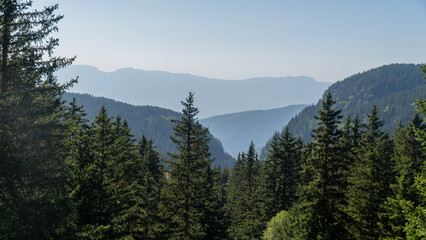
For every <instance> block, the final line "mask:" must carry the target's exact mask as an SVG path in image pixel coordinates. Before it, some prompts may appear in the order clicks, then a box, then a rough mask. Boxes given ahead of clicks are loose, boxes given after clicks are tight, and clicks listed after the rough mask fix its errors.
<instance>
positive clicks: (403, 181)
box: [380, 114, 426, 239]
mask: <svg viewBox="0 0 426 240" xmlns="http://www.w3.org/2000/svg"><path fill="white" fill-rule="evenodd" d="M414 129H422V130H424V129H425V126H424V125H423V124H422V120H421V119H420V116H419V114H416V115H415V116H414V118H413V119H412V121H411V123H409V124H408V125H407V126H406V127H404V126H403V125H402V124H400V125H399V126H398V128H396V129H395V131H394V134H393V141H394V145H395V147H394V154H393V159H394V162H395V175H396V183H395V184H392V185H391V189H392V192H393V194H392V196H390V197H388V199H387V200H386V205H385V211H384V213H383V214H381V216H380V227H381V229H382V233H381V238H382V239H406V233H405V232H404V227H405V225H406V220H405V218H404V215H403V209H402V207H401V206H400V204H399V203H400V201H401V200H407V201H411V202H414V203H418V202H419V199H418V198H417V197H418V195H417V194H416V187H415V186H414V182H415V181H414V179H415V177H416V176H417V175H418V174H420V173H421V171H422V166H423V165H424V159H425V158H426V153H425V151H424V150H423V148H422V146H421V143H420V142H419V141H418V140H417V139H416V136H415V132H414Z"/></svg>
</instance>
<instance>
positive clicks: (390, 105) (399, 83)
mask: <svg viewBox="0 0 426 240" xmlns="http://www.w3.org/2000/svg"><path fill="white" fill-rule="evenodd" d="M326 92H331V94H332V95H333V98H334V99H336V100H337V104H336V108H337V109H341V110H342V114H343V115H344V116H346V115H351V116H352V117H354V116H355V115H358V117H359V118H360V120H361V121H364V120H365V119H366V117H367V114H368V113H369V112H370V111H371V108H372V106H373V104H376V105H377V107H378V109H379V112H380V114H381V118H382V120H384V121H385V126H384V129H385V130H388V131H392V130H393V129H394V128H395V127H396V126H397V124H398V122H399V121H402V122H403V123H406V122H408V121H409V120H410V119H411V118H412V117H413V115H414V106H413V103H414V101H415V100H416V99H417V98H419V97H420V96H423V97H424V96H426V87H425V81H424V79H423V77H422V75H421V73H420V68H419V66H418V65H415V64H390V65H384V66H381V67H378V68H374V69H371V70H368V71H365V72H362V73H358V74H355V75H353V76H350V77H348V78H346V79H344V80H342V81H339V82H336V83H334V84H333V85H331V86H330V87H329V88H328V89H327V90H326V91H325V93H326ZM325 93H324V95H323V96H325ZM320 106H321V103H320V101H319V102H318V103H317V104H315V105H311V106H309V107H306V108H305V109H303V110H302V111H301V112H300V113H299V114H298V115H297V116H295V117H294V118H292V119H291V120H290V121H289V123H288V125H287V126H288V127H289V129H290V131H291V132H293V133H294V134H295V135H296V136H301V137H302V139H303V140H304V141H310V140H311V131H312V129H313V128H315V127H316V124H317V122H316V120H315V119H314V117H313V116H314V115H316V114H317V112H318V110H319V108H320ZM267 145H269V144H267ZM267 148H268V146H266V148H264V149H263V150H262V154H261V155H262V157H264V156H265V153H266V151H265V150H266V149H267Z"/></svg>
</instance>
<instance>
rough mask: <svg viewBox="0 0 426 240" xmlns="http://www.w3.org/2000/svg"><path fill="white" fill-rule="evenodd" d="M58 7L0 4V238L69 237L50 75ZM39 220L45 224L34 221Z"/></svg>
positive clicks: (63, 62)
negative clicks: (42, 7) (35, 7)
mask: <svg viewBox="0 0 426 240" xmlns="http://www.w3.org/2000/svg"><path fill="white" fill-rule="evenodd" d="M56 9H57V5H54V6H51V7H46V8H45V9H43V10H40V11H36V10H33V9H31V1H19V0H2V1H0V32H1V35H0V49H1V50H0V51H1V55H0V58H1V59H0V61H1V65H0V165H1V170H0V188H1V189H0V219H1V220H0V238H2V239H29V238H32V239H46V238H61V237H65V236H64V234H66V232H67V231H68V229H67V227H66V225H68V224H69V222H67V221H68V219H69V216H68V215H69V212H68V210H67V209H66V208H67V207H66V208H64V207H65V206H68V203H67V191H66V187H65V186H66V181H67V172H66V168H65V165H64V160H65V157H66V156H65V154H64V153H65V152H66V150H65V149H66V147H65V146H64V145H65V139H66V135H65V132H66V128H67V126H65V123H64V122H63V121H62V119H63V117H64V116H63V111H62V110H63V109H62V102H61V94H62V92H63V90H64V89H65V88H66V86H60V85H59V84H58V83H57V82H56V78H55V77H54V75H53V73H54V72H55V71H56V70H58V69H60V68H63V67H65V66H67V65H69V64H71V62H72V61H73V59H66V58H60V57H54V56H53V51H54V48H55V47H56V46H57V45H58V40H57V39H56V38H53V37H51V33H53V32H55V31H57V26H56V24H57V23H58V21H60V19H61V18H62V16H56V15H55V14H54V12H55V10H56ZM40 219H44V220H43V221H40Z"/></svg>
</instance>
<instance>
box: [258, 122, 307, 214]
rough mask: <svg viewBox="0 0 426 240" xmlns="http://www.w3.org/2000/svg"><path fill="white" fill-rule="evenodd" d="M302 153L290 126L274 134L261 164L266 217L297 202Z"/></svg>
mask: <svg viewBox="0 0 426 240" xmlns="http://www.w3.org/2000/svg"><path fill="white" fill-rule="evenodd" d="M300 157H301V148H300V145H299V144H297V140H296V138H294V137H293V135H292V134H291V133H290V131H289V129H288V127H286V128H285V129H284V131H283V132H282V134H281V136H279V135H278V134H275V135H274V137H273V138H272V143H271V150H270V152H269V154H268V155H267V157H266V159H265V161H264V164H263V168H262V169H263V173H262V177H263V188H264V198H263V199H264V201H265V209H264V211H265V217H266V219H271V218H272V217H273V216H275V215H276V214H277V213H278V212H280V211H282V210H289V209H290V207H291V206H292V204H293V203H294V202H295V200H296V190H297V187H298V182H299V172H300V169H299V168H300Z"/></svg>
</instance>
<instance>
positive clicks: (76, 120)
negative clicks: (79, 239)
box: [66, 98, 94, 232]
mask: <svg viewBox="0 0 426 240" xmlns="http://www.w3.org/2000/svg"><path fill="white" fill-rule="evenodd" d="M85 116H86V113H85V112H84V110H83V107H81V106H77V103H76V100H75V98H74V99H73V100H72V101H71V102H70V103H69V107H68V109H67V116H66V119H67V120H68V121H69V124H68V126H69V129H68V131H69V133H68V134H69V137H68V142H67V144H66V145H67V147H68V148H69V152H68V153H67V159H66V164H67V166H68V168H69V173H70V174H69V175H70V179H69V187H70V190H69V192H70V196H69V198H70V200H71V201H72V202H73V209H74V220H73V223H74V225H75V226H76V228H75V229H73V232H79V226H84V225H86V224H89V223H90V222H86V221H87V220H88V219H91V218H94V216H90V214H92V211H91V210H92V207H93V205H91V204H90V202H91V201H90V199H91V193H92V189H93V186H94V182H93V181H91V179H90V174H88V172H89V169H90V168H91V166H92V158H93V154H92V149H91V145H90V132H89V131H90V126H89V125H88V121H89V120H87V119H86V118H85Z"/></svg>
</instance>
